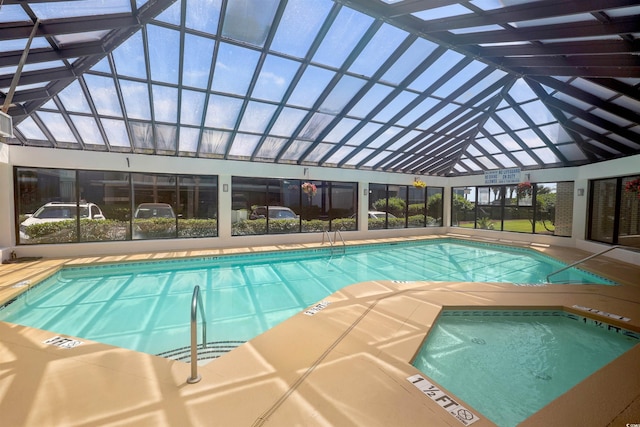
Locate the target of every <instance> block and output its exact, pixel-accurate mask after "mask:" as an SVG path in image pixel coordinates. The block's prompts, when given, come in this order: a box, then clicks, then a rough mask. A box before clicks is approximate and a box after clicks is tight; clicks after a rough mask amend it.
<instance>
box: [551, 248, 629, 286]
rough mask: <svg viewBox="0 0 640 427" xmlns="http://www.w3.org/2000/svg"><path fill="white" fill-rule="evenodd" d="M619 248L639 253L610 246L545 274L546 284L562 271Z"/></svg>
mask: <svg viewBox="0 0 640 427" xmlns="http://www.w3.org/2000/svg"><path fill="white" fill-rule="evenodd" d="M619 248H622V249H626V250H631V251H635V252H640V251H638V250H636V249H634V248H630V247H628V246H622V245H615V246H611V247H608V248H606V249H603V250H601V251H600V252H597V253H595V254H592V255H589V256H588V257H585V258H582V259H579V260H578V261H576V262H574V263H571V264H569V265H566V266H564V267H562V268H560V269H558V270H556V271H554V272H553V273H549V274H547V283H552V282H550V281H549V278H550V277H551V276H553V275H555V274H558V273H561V272H563V271H565V270H568V269H570V268H571V267H575V266H576V265H578V264H582V263H583V262H586V261H589V260H590V259H593V258H595V257H598V256H600V255H603V254H606V253H607V252H610V251H612V250H614V249H619Z"/></svg>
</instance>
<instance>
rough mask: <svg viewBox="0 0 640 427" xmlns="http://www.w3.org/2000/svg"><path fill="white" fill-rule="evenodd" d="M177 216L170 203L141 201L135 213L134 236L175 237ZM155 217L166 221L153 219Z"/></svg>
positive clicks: (145, 237) (148, 237)
mask: <svg viewBox="0 0 640 427" xmlns="http://www.w3.org/2000/svg"><path fill="white" fill-rule="evenodd" d="M175 218H176V214H175V212H173V208H172V207H171V205H170V204H168V203H141V204H139V205H138V207H137V208H136V211H135V212H134V214H133V238H134V239H157V238H167V237H175V234H176V222H175ZM155 219H160V220H164V221H153V220H155ZM172 220H173V221H172Z"/></svg>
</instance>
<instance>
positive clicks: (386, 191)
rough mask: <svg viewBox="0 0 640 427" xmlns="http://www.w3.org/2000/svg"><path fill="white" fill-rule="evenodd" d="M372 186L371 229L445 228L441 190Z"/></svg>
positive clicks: (370, 193) (419, 187)
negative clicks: (443, 226) (442, 226)
mask: <svg viewBox="0 0 640 427" xmlns="http://www.w3.org/2000/svg"><path fill="white" fill-rule="evenodd" d="M422 184H423V185H421V186H417V185H412V186H406V185H388V184H375V183H372V184H369V212H368V217H369V229H370V230H380V229H385V228H416V227H435V226H441V225H442V212H443V211H442V193H443V192H444V189H443V188H442V187H425V186H424V183H422Z"/></svg>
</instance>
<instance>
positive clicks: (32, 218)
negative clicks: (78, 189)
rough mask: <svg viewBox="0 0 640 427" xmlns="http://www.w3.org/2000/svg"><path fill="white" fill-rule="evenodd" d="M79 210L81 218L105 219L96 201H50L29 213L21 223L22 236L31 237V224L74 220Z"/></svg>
mask: <svg viewBox="0 0 640 427" xmlns="http://www.w3.org/2000/svg"><path fill="white" fill-rule="evenodd" d="M78 210H79V213H80V218H87V219H96V220H100V219H105V217H104V215H103V214H102V210H100V207H99V206H98V205H96V204H94V203H88V202H81V203H79V204H76V203H73V202H49V203H47V204H45V205H43V206H41V207H40V208H39V209H38V210H37V211H35V212H34V213H33V214H27V219H25V220H24V221H22V223H21V224H20V238H21V239H29V235H28V234H27V233H26V229H27V227H28V226H30V225H33V224H44V223H47V222H60V221H68V220H72V219H75V218H76V215H77V214H78Z"/></svg>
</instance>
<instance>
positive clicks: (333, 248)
mask: <svg viewBox="0 0 640 427" xmlns="http://www.w3.org/2000/svg"><path fill="white" fill-rule="evenodd" d="M325 236H326V237H327V241H328V242H329V245H331V255H334V254H335V252H336V250H337V251H341V253H342V254H344V253H345V252H346V250H347V249H346V248H347V243H346V242H345V241H344V238H343V237H342V233H341V232H340V230H333V240H331V236H330V235H329V232H328V231H327V230H324V232H323V233H322V244H323V245H324V241H325ZM336 237H340V240H341V241H342V245H340V246H336V245H335V243H336Z"/></svg>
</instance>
